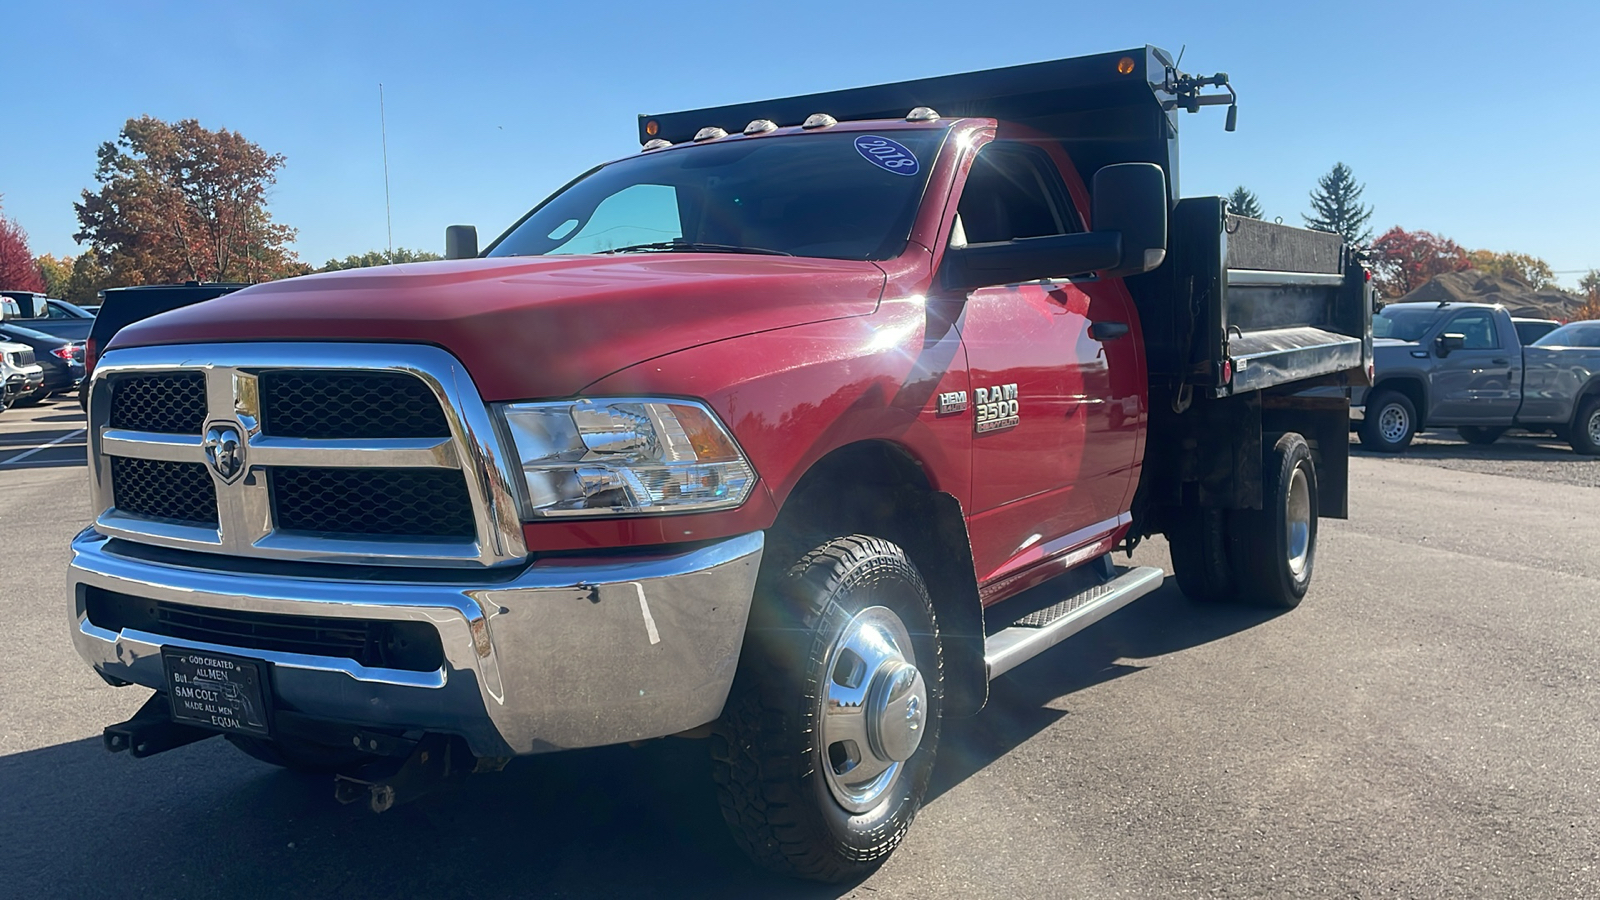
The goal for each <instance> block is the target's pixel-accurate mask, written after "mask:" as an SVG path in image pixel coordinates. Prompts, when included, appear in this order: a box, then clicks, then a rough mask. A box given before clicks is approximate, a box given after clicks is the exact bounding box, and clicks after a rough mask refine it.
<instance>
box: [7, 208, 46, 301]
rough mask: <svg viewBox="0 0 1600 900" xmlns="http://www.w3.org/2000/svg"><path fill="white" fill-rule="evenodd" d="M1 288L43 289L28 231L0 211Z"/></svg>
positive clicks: (8, 289)
mask: <svg viewBox="0 0 1600 900" xmlns="http://www.w3.org/2000/svg"><path fill="white" fill-rule="evenodd" d="M0 290H7V291H42V290H44V282H43V281H41V280H40V279H39V268H38V266H35V265H34V264H33V254H32V253H30V252H29V251H28V233H27V232H26V231H23V230H22V226H21V225H18V224H17V223H16V222H15V221H13V220H11V219H8V218H6V216H5V214H4V213H3V212H0Z"/></svg>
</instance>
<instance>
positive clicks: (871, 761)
mask: <svg viewBox="0 0 1600 900" xmlns="http://www.w3.org/2000/svg"><path fill="white" fill-rule="evenodd" d="M824 666H825V668H824V670H823V672H822V680H823V685H824V686H823V690H822V691H821V692H819V693H820V700H821V707H822V708H821V710H820V711H819V713H820V715H819V717H818V718H819V720H820V727H818V729H817V758H818V763H819V768H820V769H821V770H822V774H823V778H824V780H826V781H827V783H828V790H829V791H830V792H832V794H833V798H834V799H835V800H837V801H838V802H839V805H840V806H843V807H844V808H845V809H847V810H849V811H850V812H852V813H863V812H866V811H868V810H870V809H872V808H873V807H874V806H876V805H877V804H878V803H879V801H881V800H882V799H883V797H884V795H885V794H886V793H888V791H889V790H890V788H892V787H894V784H895V780H896V779H897V778H899V776H900V772H901V769H902V768H903V764H904V763H905V761H906V760H908V759H910V758H911V755H912V754H913V753H915V752H916V750H917V747H918V746H919V745H920V744H921V743H922V736H923V734H924V731H925V729H924V725H925V724H926V716H927V712H928V688H927V685H926V684H925V683H924V682H923V678H922V673H921V672H919V671H918V670H917V660H916V654H915V651H914V650H913V649H912V646H911V635H910V634H909V633H908V632H907V631H906V626H905V624H904V623H903V622H901V621H900V617H899V616H897V615H895V613H894V611H893V610H890V609H888V608H886V607H882V606H871V607H868V608H866V609H863V610H861V611H860V612H858V613H856V614H855V616H854V617H853V618H851V620H850V621H849V623H848V624H846V625H845V627H844V629H843V630H842V631H840V633H839V636H838V638H837V639H836V640H835V641H834V643H833V646H832V647H831V648H830V649H829V650H828V654H827V657H826V660H825V663H824Z"/></svg>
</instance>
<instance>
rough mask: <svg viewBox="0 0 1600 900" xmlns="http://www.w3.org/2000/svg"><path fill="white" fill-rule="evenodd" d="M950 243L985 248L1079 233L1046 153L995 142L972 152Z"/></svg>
mask: <svg viewBox="0 0 1600 900" xmlns="http://www.w3.org/2000/svg"><path fill="white" fill-rule="evenodd" d="M956 221H957V224H958V226H959V229H960V230H959V231H957V232H956V233H955V234H952V236H951V238H952V241H953V242H955V243H960V242H961V240H962V238H963V236H964V238H965V242H966V243H968V244H989V243H995V242H999V241H1009V240H1013V239H1015V238H1030V237H1045V236H1047V235H1054V234H1073V233H1075V232H1079V231H1082V230H1083V226H1082V224H1081V223H1079V221H1078V215H1077V211H1076V210H1074V209H1073V207H1072V203H1071V202H1070V200H1069V199H1068V196H1067V188H1066V185H1064V184H1062V183H1061V175H1060V173H1059V172H1057V171H1056V167H1055V164H1054V163H1053V162H1052V161H1051V160H1050V156H1049V154H1047V153H1045V152H1044V151H1043V150H1041V149H1039V148H1038V147H1031V146H1029V145H1027V144H1017V143H1010V142H1006V141H995V142H993V143H991V144H989V145H987V146H985V147H984V148H983V149H982V150H980V151H978V158H977V159H976V160H974V161H973V163H972V171H971V172H970V173H969V174H968V175H967V183H966V187H965V188H963V189H962V192H961V205H960V206H959V207H957V210H956Z"/></svg>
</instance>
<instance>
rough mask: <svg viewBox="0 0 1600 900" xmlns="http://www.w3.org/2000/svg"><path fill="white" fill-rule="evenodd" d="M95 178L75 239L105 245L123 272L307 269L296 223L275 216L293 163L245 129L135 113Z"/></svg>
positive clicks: (142, 275) (229, 275) (268, 274)
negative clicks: (282, 178)
mask: <svg viewBox="0 0 1600 900" xmlns="http://www.w3.org/2000/svg"><path fill="white" fill-rule="evenodd" d="M98 158H99V166H98V168H97V169H96V171H95V180H96V181H98V182H99V183H100V187H99V190H97V191H95V192H93V193H91V192H90V191H87V190H85V191H84V192H83V202H82V203H77V204H74V206H75V207H76V208H77V211H78V224H79V225H80V227H81V229H82V230H81V231H79V232H78V233H77V234H76V235H74V238H75V239H76V240H78V241H79V242H88V244H89V245H90V246H91V247H92V248H94V249H95V250H96V251H98V252H99V253H100V254H101V256H102V258H103V260H104V262H105V265H107V266H108V267H109V268H110V269H111V271H112V273H113V274H114V276H115V278H116V279H117V281H119V282H120V283H122V284H149V283H159V282H173V281H190V280H200V281H268V280H271V279H273V278H281V277H284V276H286V275H297V274H301V273H302V272H304V271H306V268H305V266H304V265H303V264H301V263H300V262H299V261H298V260H297V259H295V256H294V253H293V251H291V250H290V249H289V244H290V243H291V242H292V241H293V240H294V237H295V230H294V229H293V228H290V227H289V226H287V225H282V224H279V223H277V222H274V221H273V220H272V215H271V214H270V213H269V212H268V211H267V199H266V198H267V189H268V188H270V187H271V186H272V185H273V184H275V183H277V177H278V176H277V173H278V170H279V169H281V168H282V167H283V165H284V161H285V160H284V157H283V155H282V154H280V153H268V152H267V151H265V150H263V149H262V148H261V147H260V146H259V145H257V144H254V143H252V142H250V141H249V140H246V139H245V137H244V135H242V134H240V133H238V132H237V131H229V130H227V129H225V128H224V129H220V130H217V131H212V130H210V129H207V128H204V127H202V126H201V125H200V123H199V122H197V121H195V120H194V119H184V120H182V121H180V122H172V123H168V122H163V121H161V120H160V119H155V118H151V117H150V116H141V117H140V118H137V119H129V120H128V121H127V124H125V125H123V127H122V131H121V132H120V133H119V134H118V135H117V139H116V140H115V141H107V142H106V143H104V144H101V145H100V150H99V152H98Z"/></svg>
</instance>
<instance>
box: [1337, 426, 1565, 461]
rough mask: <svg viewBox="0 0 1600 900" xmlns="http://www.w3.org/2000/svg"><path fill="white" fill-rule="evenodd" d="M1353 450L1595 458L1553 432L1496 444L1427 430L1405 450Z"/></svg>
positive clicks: (1360, 452) (1418, 455)
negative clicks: (1474, 442) (1477, 442)
mask: <svg viewBox="0 0 1600 900" xmlns="http://www.w3.org/2000/svg"><path fill="white" fill-rule="evenodd" d="M1350 452H1351V453H1352V454H1354V455H1357V456H1366V457H1371V458H1374V459H1402V460H1404V459H1413V460H1429V459H1437V460H1455V459H1473V460H1504V461H1532V462H1556V461H1577V462H1584V461H1589V460H1591V459H1592V457H1588V456H1582V455H1580V454H1577V453H1574V452H1573V450H1572V445H1571V444H1569V443H1567V442H1566V441H1563V440H1561V439H1560V438H1558V437H1556V436H1555V435H1552V434H1528V433H1526V432H1520V431H1514V432H1511V433H1509V434H1506V435H1505V436H1503V437H1501V438H1500V440H1498V441H1495V442H1494V443H1493V444H1469V443H1467V442H1466V441H1463V440H1462V439H1461V438H1460V437H1459V436H1457V434H1456V433H1455V431H1454V430H1452V429H1446V430H1444V431H1424V432H1421V433H1419V434H1418V435H1417V438H1416V440H1415V442H1413V443H1412V444H1411V446H1410V447H1407V448H1406V449H1405V451H1404V452H1402V453H1398V454H1394V453H1374V452H1372V451H1370V450H1364V449H1362V448H1361V445H1359V444H1356V443H1353V442H1352V443H1351V445H1350Z"/></svg>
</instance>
